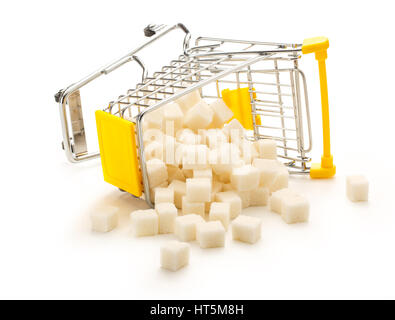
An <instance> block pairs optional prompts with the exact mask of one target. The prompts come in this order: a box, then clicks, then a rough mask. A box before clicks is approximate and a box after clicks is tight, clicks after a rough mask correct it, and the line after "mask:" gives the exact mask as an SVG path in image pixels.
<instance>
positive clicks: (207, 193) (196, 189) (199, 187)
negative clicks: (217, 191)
mask: <svg viewBox="0 0 395 320" xmlns="http://www.w3.org/2000/svg"><path fill="white" fill-rule="evenodd" d="M186 187H187V194H186V199H187V201H188V202H208V201H210V199H211V187H212V184H211V180H210V179H208V178H193V179H187V180H186Z"/></svg>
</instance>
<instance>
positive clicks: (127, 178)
mask: <svg viewBox="0 0 395 320" xmlns="http://www.w3.org/2000/svg"><path fill="white" fill-rule="evenodd" d="M95 115H96V126H97V136H98V138H99V147H100V156H101V163H102V168H103V175H104V180H105V181H106V182H108V183H111V184H112V185H114V186H116V187H118V188H120V189H122V190H125V191H127V192H129V193H131V194H133V195H135V196H136V197H140V196H141V194H142V189H143V187H142V178H141V172H140V169H139V161H138V158H137V147H136V138H135V125H134V123H132V122H130V121H127V120H124V119H121V118H119V117H116V116H114V115H112V114H110V113H108V112H104V111H101V110H99V111H96V113H95Z"/></svg>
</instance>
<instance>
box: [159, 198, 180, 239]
mask: <svg viewBox="0 0 395 320" xmlns="http://www.w3.org/2000/svg"><path fill="white" fill-rule="evenodd" d="M155 210H156V213H157V214H158V218H159V233H160V234H163V233H173V232H174V225H175V221H176V218H177V215H178V212H177V208H176V206H175V205H174V204H173V203H166V202H164V203H158V204H156V203H155Z"/></svg>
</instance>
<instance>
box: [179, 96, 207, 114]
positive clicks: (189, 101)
mask: <svg viewBox="0 0 395 320" xmlns="http://www.w3.org/2000/svg"><path fill="white" fill-rule="evenodd" d="M200 100H202V98H201V97H200V93H199V91H198V90H195V91H192V92H190V93H188V94H186V95H183V96H182V97H181V98H178V99H177V100H176V103H177V104H178V105H179V106H180V108H181V110H182V111H183V113H184V114H185V113H187V111H188V110H189V109H190V108H192V107H193V106H194V105H196V104H197V103H198V102H199V101H200Z"/></svg>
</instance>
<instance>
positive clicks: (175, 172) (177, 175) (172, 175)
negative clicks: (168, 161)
mask: <svg viewBox="0 0 395 320" xmlns="http://www.w3.org/2000/svg"><path fill="white" fill-rule="evenodd" d="M167 175H168V180H169V181H170V183H171V182H172V181H173V180H180V181H185V176H184V174H183V173H182V170H181V169H180V168H179V167H175V166H173V165H168V166H167Z"/></svg>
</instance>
